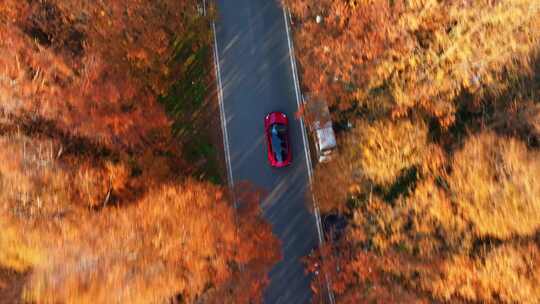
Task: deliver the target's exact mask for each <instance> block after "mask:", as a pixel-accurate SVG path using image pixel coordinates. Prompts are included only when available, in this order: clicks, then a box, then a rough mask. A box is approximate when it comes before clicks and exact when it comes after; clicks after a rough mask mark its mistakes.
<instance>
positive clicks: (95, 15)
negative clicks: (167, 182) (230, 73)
mask: <svg viewBox="0 0 540 304" xmlns="http://www.w3.org/2000/svg"><path fill="white" fill-rule="evenodd" d="M0 14H2V15H1V16H0V21H1V22H0V27H1V30H0V41H1V42H0V54H1V56H0V57H1V59H0V69H1V70H2V71H3V73H4V75H3V77H2V78H1V79H0V106H1V107H2V109H3V110H4V111H7V112H8V113H12V114H15V115H18V116H20V115H23V114H27V115H32V116H34V115H39V116H40V117H43V118H45V119H47V120H51V121H54V123H55V124H56V125H57V126H58V127H59V128H60V129H62V130H65V131H68V132H71V133H73V134H76V135H79V136H85V137H87V138H90V139H93V140H95V141H98V142H100V143H103V144H107V145H109V146H112V147H133V146H141V145H143V144H147V143H149V142H153V141H159V140H162V141H163V140H166V134H167V132H168V130H169V129H168V128H169V125H170V121H169V120H168V119H167V117H166V115H165V112H164V111H163V109H162V107H160V106H159V105H158V102H157V98H156V96H157V95H159V94H164V93H165V92H166V91H167V90H168V89H169V87H170V86H171V85H172V83H173V82H174V81H175V80H176V78H177V75H179V74H180V75H181V74H183V73H186V71H185V69H186V67H188V65H185V62H179V61H178V60H176V59H177V58H178V55H179V54H178V52H179V50H180V49H179V46H181V45H182V43H184V42H185V40H187V39H192V38H189V37H191V36H190V35H192V34H191V33H197V36H194V37H197V38H196V39H192V40H193V41H190V43H191V48H192V49H191V50H190V51H193V52H195V51H196V50H197V48H200V47H202V46H204V45H205V44H207V43H208V39H209V31H208V29H207V26H205V25H206V22H207V20H206V19H205V18H201V17H199V15H198V14H197V10H196V5H195V3H194V1H152V2H151V3H146V2H144V3H143V2H132V1H115V2H114V3H102V2H85V1H78V0H50V1H16V0H8V1H7V2H4V3H3V4H2V10H1V11H0ZM181 50H182V51H185V50H184V49H181ZM185 55H186V54H182V56H185ZM185 57H186V58H188V57H189V56H185Z"/></svg>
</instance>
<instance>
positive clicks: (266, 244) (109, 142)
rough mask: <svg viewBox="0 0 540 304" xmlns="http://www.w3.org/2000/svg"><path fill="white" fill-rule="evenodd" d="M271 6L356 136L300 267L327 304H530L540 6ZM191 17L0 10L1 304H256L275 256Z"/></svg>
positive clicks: (129, 7)
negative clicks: (285, 17) (239, 172)
mask: <svg viewBox="0 0 540 304" xmlns="http://www.w3.org/2000/svg"><path fill="white" fill-rule="evenodd" d="M231 1H232V0H231ZM269 1H276V2H279V4H280V5H284V6H286V7H287V8H288V9H290V12H291V16H292V24H291V30H292V36H293V41H294V44H295V49H296V53H295V55H296V58H297V61H298V69H299V78H300V84H301V89H302V91H303V92H309V93H310V94H313V95H317V96H320V97H322V98H323V99H324V100H326V101H327V102H328V104H329V106H330V110H331V113H332V119H333V121H334V123H335V125H336V126H339V125H343V124H348V125H350V126H351V127H350V128H344V130H339V131H338V132H337V137H338V146H339V148H338V152H337V154H336V156H335V157H334V158H333V159H332V160H331V161H330V162H328V163H320V164H317V165H316V166H315V171H314V182H313V184H312V186H311V189H310V191H311V192H312V193H313V194H314V196H315V198H316V200H317V202H318V205H319V207H320V209H321V213H322V214H323V215H327V214H337V215H338V216H339V217H342V218H344V219H345V220H346V222H347V224H346V227H345V228H343V229H344V230H343V232H342V233H341V234H340V235H339V237H337V238H328V240H329V241H328V242H326V243H325V245H324V246H322V247H321V248H319V249H318V250H317V253H316V254H315V255H312V256H309V257H306V258H305V259H304V261H303V262H304V263H305V264H306V267H307V269H312V270H313V269H314V265H322V268H321V270H320V271H321V274H322V275H324V276H327V277H328V278H329V282H330V288H331V289H332V291H333V293H334V294H335V297H336V302H337V303H351V304H352V303H540V267H539V265H540V3H539V2H538V0H269ZM199 2H200V1H196V0H156V1H133V0H115V1H81V0H3V1H2V2H1V4H0V303H216V304H217V303H220V304H221V303H260V301H261V295H262V293H263V290H264V288H265V286H267V285H268V273H269V271H270V270H271V269H272V267H273V266H274V265H275V264H276V263H277V262H278V261H279V260H280V258H281V251H280V248H281V243H280V241H279V239H278V238H277V237H276V236H275V235H274V234H273V233H272V227H271V225H270V223H269V222H268V221H266V220H265V219H264V218H263V216H262V212H261V209H260V205H259V201H260V199H259V196H260V193H258V191H256V190H255V189H252V188H253V187H250V185H246V186H244V187H242V188H243V192H242V193H240V194H241V195H243V196H242V198H243V201H244V202H245V204H243V205H242V206H241V207H239V208H236V207H235V206H234V204H233V202H232V199H231V195H230V193H229V190H228V188H227V186H226V181H225V179H226V178H224V177H223V176H224V174H223V171H224V164H223V162H224V161H223V159H222V156H221V155H220V153H219V151H221V150H223V147H222V146H220V145H222V143H221V138H220V136H221V133H220V132H221V131H219V132H216V131H215V130H217V129H219V128H220V124H219V115H218V114H216V112H218V111H219V109H218V107H217V106H216V103H217V101H216V99H217V98H216V96H215V95H216V94H215V93H216V92H215V87H216V84H215V82H216V80H215V79H214V78H215V74H214V62H213V58H212V56H213V54H212V51H211V50H212V44H213V43H214V42H213V38H212V28H211V26H210V23H211V21H212V20H213V19H215V18H219V11H218V10H217V9H216V8H215V7H214V6H213V5H210V6H209V8H208V13H207V14H202V13H201V10H200V3H199ZM216 120H217V122H216ZM306 195H307V194H306ZM321 274H319V276H321ZM313 278H314V280H313V282H312V287H313V288H312V289H313V290H314V291H315V292H325V290H324V288H320V285H319V283H320V282H318V279H317V278H318V277H317V276H313ZM314 299H316V297H314ZM314 301H315V300H314Z"/></svg>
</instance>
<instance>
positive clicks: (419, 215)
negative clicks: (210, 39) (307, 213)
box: [283, 0, 540, 303]
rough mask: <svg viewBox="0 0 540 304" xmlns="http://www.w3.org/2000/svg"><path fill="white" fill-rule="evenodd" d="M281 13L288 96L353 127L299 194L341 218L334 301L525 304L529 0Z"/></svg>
mask: <svg viewBox="0 0 540 304" xmlns="http://www.w3.org/2000/svg"><path fill="white" fill-rule="evenodd" d="M283 2H284V4H285V5H286V6H288V7H289V8H290V9H291V13H292V15H293V21H294V29H293V31H294V34H295V46H296V49H297V54H296V55H297V57H298V59H299V63H300V67H299V69H300V71H301V78H302V84H303V89H304V90H305V91H309V92H312V93H313V94H318V95H320V96H323V97H324V98H325V99H326V100H328V102H329V103H330V105H331V106H332V107H333V109H334V110H335V111H334V114H335V118H336V119H347V120H349V121H351V122H353V125H354V128H353V129H352V130H351V131H349V132H345V134H343V135H342V136H341V137H340V138H339V146H340V148H339V153H338V156H337V157H336V159H334V160H333V161H332V162H330V163H327V164H322V165H319V166H318V167H317V168H316V172H315V183H314V186H313V191H314V193H315V195H316V196H317V198H318V200H319V203H320V205H321V206H320V207H321V210H322V212H323V213H335V212H338V213H340V214H342V215H344V216H346V217H347V219H348V226H347V228H346V231H345V233H344V235H343V236H342V237H341V238H340V239H339V240H337V241H335V242H332V243H330V244H328V245H327V246H326V247H325V248H322V249H321V255H322V257H323V258H324V261H325V263H324V264H323V271H324V272H326V273H327V274H329V275H330V278H331V281H332V289H333V290H334V292H335V294H336V296H337V302H338V303H446V302H447V303H462V302H467V303H501V302H502V303H537V302H540V288H539V286H540V285H539V284H538V283H539V282H540V271H539V268H538V267H537V265H539V264H540V183H539V182H538V181H539V180H540V150H539V147H540V146H539V144H540V21H539V20H540V6H539V5H538V1H534V0H501V1H488V0H485V1H484V0H478V1H435V0H422V1H399V0H398V1H364V0H350V1H341V0H339V1H338V0H318V1H314V0H284V1H283ZM319 258H320V257H317V258H312V259H311V260H310V262H311V263H315V262H317V260H318V259H319Z"/></svg>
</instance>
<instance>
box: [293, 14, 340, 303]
mask: <svg viewBox="0 0 540 304" xmlns="http://www.w3.org/2000/svg"><path fill="white" fill-rule="evenodd" d="M287 16H288V18H287ZM283 18H284V19H285V31H286V32H287V43H288V45H289V58H290V60H291V68H292V74H293V83H294V90H295V93H296V104H297V105H298V110H300V107H301V101H300V97H301V95H300V81H299V80H298V70H297V68H296V56H295V54H294V45H293V43H292V39H291V34H290V30H289V20H291V13H290V12H289V10H288V9H287V8H285V7H283ZM300 128H301V129H302V140H303V142H304V152H305V154H306V163H307V169H308V177H309V185H310V187H311V185H312V182H313V170H312V168H311V156H310V152H309V143H308V142H307V135H306V127H305V125H304V119H303V118H300ZM311 198H312V201H313V209H314V210H313V211H314V212H313V213H314V216H315V222H316V226H317V234H318V237H319V244H321V245H322V244H324V238H323V232H322V224H321V214H320V210H319V204H318V203H317V200H316V199H315V196H314V195H313V193H312V194H311ZM325 279H326V287H327V290H328V299H329V300H330V303H331V304H334V303H335V300H334V293H333V292H332V289H331V287H330V285H331V284H330V278H329V277H328V275H327V274H325Z"/></svg>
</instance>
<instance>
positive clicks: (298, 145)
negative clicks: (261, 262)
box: [215, 0, 318, 304]
mask: <svg viewBox="0 0 540 304" xmlns="http://www.w3.org/2000/svg"><path fill="white" fill-rule="evenodd" d="M217 7H218V12H219V16H218V19H217V21H216V29H215V34H216V36H215V38H216V46H217V47H216V48H217V49H216V52H217V54H216V55H217V56H216V58H217V73H218V85H219V89H220V104H221V107H222V122H223V123H224V126H223V127H224V138H225V139H224V141H225V150H226V158H227V161H228V169H229V172H228V173H229V183H230V184H231V185H234V184H238V182H241V181H249V182H251V183H252V184H254V185H255V186H256V187H258V188H262V189H263V190H264V191H265V193H266V195H265V197H264V198H263V200H262V202H261V204H262V208H263V214H264V217H265V218H266V219H267V220H268V221H270V223H271V224H272V227H273V232H274V233H275V234H276V235H277V236H278V237H279V238H280V239H281V241H282V254H283V259H282V261H281V262H279V263H278V264H277V266H275V267H274V268H273V269H272V270H271V272H270V285H269V286H268V288H267V289H266V290H265V292H264V303H266V304H273V303H286V304H296V303H298V304H303V303H310V299H311V297H312V294H311V290H310V288H309V282H310V278H309V277H308V276H306V274H305V271H304V268H303V265H302V264H301V262H300V260H299V259H300V258H301V257H302V256H305V255H307V254H308V253H309V251H310V250H311V248H313V247H314V246H315V245H316V244H317V243H318V239H317V238H318V236H317V228H316V227H317V226H316V220H315V217H314V216H313V215H312V214H311V213H309V212H308V210H307V207H306V206H307V204H308V203H309V204H311V202H310V201H307V199H306V195H305V193H306V190H307V187H308V184H309V175H308V174H309V172H310V171H309V170H311V169H310V168H308V166H309V162H308V161H307V160H306V158H307V157H308V153H307V147H306V145H305V142H306V140H305V133H304V134H303V132H304V131H303V126H302V125H301V122H300V121H299V120H297V119H295V118H294V117H295V113H296V111H297V110H298V104H297V91H296V90H295V85H294V83H295V82H294V76H293V67H292V64H291V57H290V51H289V40H288V29H287V27H286V22H285V17H284V16H285V15H284V12H283V10H282V9H281V8H280V7H279V5H278V3H277V0H234V1H233V0H217ZM271 111H282V112H284V113H286V114H287V115H288V116H289V121H290V128H291V129H290V136H291V141H292V152H293V164H292V166H290V167H287V168H283V169H274V168H271V167H270V166H269V164H268V161H267V159H266V145H265V142H264V140H265V138H264V131H263V130H264V128H263V119H264V116H265V115H266V114H267V113H269V112H271Z"/></svg>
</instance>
